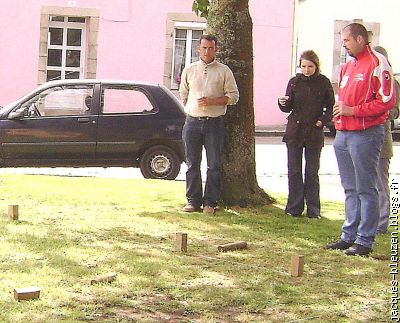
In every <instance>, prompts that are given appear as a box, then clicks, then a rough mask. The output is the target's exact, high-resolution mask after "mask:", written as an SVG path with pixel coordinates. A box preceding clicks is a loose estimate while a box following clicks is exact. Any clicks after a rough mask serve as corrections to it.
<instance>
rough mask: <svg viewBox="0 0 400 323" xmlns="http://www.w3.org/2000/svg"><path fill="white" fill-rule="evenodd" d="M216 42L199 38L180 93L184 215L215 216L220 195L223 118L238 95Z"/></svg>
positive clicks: (186, 68) (203, 37) (182, 78)
mask: <svg viewBox="0 0 400 323" xmlns="http://www.w3.org/2000/svg"><path fill="white" fill-rule="evenodd" d="M216 52H217V39H216V37H215V36H212V35H203V36H202V37H201V38H200V44H199V55H200V59H199V60H198V61H197V62H194V63H192V64H190V65H189V66H187V67H185V69H184V70H183V72H182V76H181V84H180V87H179V93H180V96H181V99H182V102H183V104H184V105H185V112H186V114H187V117H186V122H185V125H184V127H183V133H182V137H183V141H184V144H185V153H186V164H187V167H188V169H187V172H186V198H187V204H186V206H185V207H184V208H183V211H184V212H196V211H199V210H200V208H201V206H203V212H204V213H207V214H213V213H214V212H215V208H216V206H217V201H218V199H219V193H220V177H221V153H222V148H223V145H224V137H225V127H224V121H223V118H222V115H224V114H225V113H226V108H227V105H233V104H236V103H237V101H238V99H239V91H238V89H237V86H236V82H235V78H234V77H233V73H232V71H231V70H230V69H229V67H228V66H226V65H224V64H221V63H219V62H217V61H216V60H215V54H216ZM203 146H204V147H205V150H206V156H207V180H206V183H205V189H204V194H203V187H202V179H201V172H200V164H201V158H202V150H203Z"/></svg>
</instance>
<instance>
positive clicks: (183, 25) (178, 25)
mask: <svg viewBox="0 0 400 323" xmlns="http://www.w3.org/2000/svg"><path fill="white" fill-rule="evenodd" d="M206 27H207V24H206V23H203V22H180V21H175V22H174V37H173V46H172V69H171V76H172V77H171V89H172V90H176V89H178V87H179V85H178V83H177V82H176V80H174V77H173V76H174V70H175V41H176V30H177V29H186V49H185V51H186V53H185V66H187V65H188V64H190V62H191V59H192V46H191V44H192V32H193V30H196V31H197V30H202V31H205V30H206ZM188 44H190V46H188Z"/></svg>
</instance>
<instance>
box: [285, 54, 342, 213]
mask: <svg viewBox="0 0 400 323" xmlns="http://www.w3.org/2000/svg"><path fill="white" fill-rule="evenodd" d="M300 69H301V73H298V74H297V75H296V76H295V77H293V78H292V79H290V81H289V83H288V86H287V89H286V95H285V96H283V97H280V98H278V104H279V108H280V109H281V111H283V112H286V113H288V112H290V114H289V116H288V118H287V119H288V123H287V126H286V132H285V134H284V136H283V141H284V142H286V146H287V151H288V182H289V196H288V200H287V204H286V208H285V212H286V213H287V214H289V215H291V216H296V217H297V216H300V215H301V214H302V213H303V211H304V202H305V203H306V204H307V217H309V218H319V217H320V211H321V210H320V209H321V207H320V199H319V176H318V171H319V161H320V155H321V149H322V147H323V146H324V131H323V128H324V125H326V124H327V122H329V121H330V120H331V119H332V107H333V105H334V103H335V96H334V93H333V89H332V85H331V82H330V81H329V79H328V78H327V77H326V76H324V75H322V74H320V69H319V59H318V56H317V55H316V54H315V52H314V51H312V50H307V51H305V52H303V53H302V54H301V56H300ZM303 151H304V159H305V174H304V177H305V178H304V181H303V166H302V161H303Z"/></svg>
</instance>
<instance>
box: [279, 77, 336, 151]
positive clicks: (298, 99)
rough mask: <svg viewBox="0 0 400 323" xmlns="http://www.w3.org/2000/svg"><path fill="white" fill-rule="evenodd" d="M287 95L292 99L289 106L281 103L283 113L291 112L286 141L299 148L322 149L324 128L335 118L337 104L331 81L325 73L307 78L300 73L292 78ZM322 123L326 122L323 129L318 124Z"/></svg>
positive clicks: (285, 136) (284, 137)
mask: <svg viewBox="0 0 400 323" xmlns="http://www.w3.org/2000/svg"><path fill="white" fill-rule="evenodd" d="M286 95H287V96H289V100H288V101H287V104H286V105H285V106H282V105H280V104H279V102H278V105H279V108H280V109H281V111H282V112H291V113H290V115H289V116H288V118H287V119H288V123H287V126H286V132H285V135H284V136H283V141H284V142H286V143H287V144H288V145H294V146H298V147H300V146H307V147H310V148H320V147H322V146H323V145H324V132H323V128H324V127H323V126H324V125H326V124H327V122H329V121H330V120H331V119H332V107H333V105H334V103H335V96H334V93H333V89H332V84H331V82H330V81H329V79H328V78H327V77H326V76H324V75H322V74H314V75H311V76H305V75H304V74H302V73H299V74H297V75H296V76H295V77H293V78H292V79H290V81H289V83H288V86H287V89H286ZM318 120H320V121H321V122H322V124H323V126H322V127H317V126H316V125H315V123H316V122H317V121H318Z"/></svg>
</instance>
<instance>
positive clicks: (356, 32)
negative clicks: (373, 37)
mask: <svg viewBox="0 0 400 323" xmlns="http://www.w3.org/2000/svg"><path fill="white" fill-rule="evenodd" d="M345 29H347V30H350V34H351V35H352V36H353V38H354V39H355V38H357V37H358V36H361V37H362V38H363V39H364V41H365V43H366V44H368V43H369V40H368V31H367V29H366V28H365V27H364V26H363V25H361V24H359V23H357V22H354V23H352V24H350V25H347V26H346V27H344V28H343V30H345Z"/></svg>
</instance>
